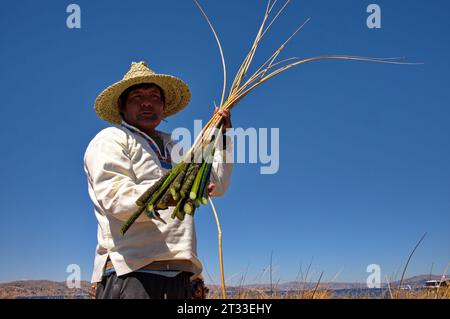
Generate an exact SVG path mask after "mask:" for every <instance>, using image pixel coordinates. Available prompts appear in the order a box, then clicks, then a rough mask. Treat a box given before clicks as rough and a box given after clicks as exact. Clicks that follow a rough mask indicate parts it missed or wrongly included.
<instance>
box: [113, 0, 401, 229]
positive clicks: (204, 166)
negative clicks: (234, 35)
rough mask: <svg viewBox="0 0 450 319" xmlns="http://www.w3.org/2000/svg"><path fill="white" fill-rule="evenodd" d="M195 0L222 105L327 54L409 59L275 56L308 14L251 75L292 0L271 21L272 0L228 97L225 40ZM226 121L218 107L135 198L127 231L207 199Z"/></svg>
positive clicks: (226, 106) (229, 104) (190, 208)
mask: <svg viewBox="0 0 450 319" xmlns="http://www.w3.org/2000/svg"><path fill="white" fill-rule="evenodd" d="M194 1H195V3H196V4H197V6H198V7H199V9H200V11H201V12H202V14H203V16H204V17H205V19H206V21H207V22H208V24H209V26H210V28H211V30H212V32H213V34H214V37H215V39H216V42H217V44H218V46H219V50H220V54H221V58H222V65H223V77H224V79H223V89H222V97H221V100H220V105H219V108H220V109H224V110H231V109H232V108H233V107H234V106H236V104H237V103H238V102H239V101H241V100H242V98H243V97H245V96H246V95H247V94H248V93H250V92H251V91H252V90H253V89H254V88H256V87H257V86H259V85H261V84H262V83H264V82H266V81H267V80H269V79H270V78H272V77H274V76H275V75H277V74H279V73H281V72H284V71H286V70H288V69H290V68H292V67H294V66H298V65H300V64H303V63H307V62H312V61H317V60H324V59H342V60H359V61H371V62H381V63H392V64H405V63H404V62H399V61H398V60H399V59H401V58H369V57H359V56H348V55H324V56H316V57H311V58H305V59H302V58H299V57H292V58H288V59H284V60H281V61H277V62H276V60H277V57H278V56H279V55H280V53H281V52H282V51H283V50H284V48H285V47H286V44H287V43H288V42H289V41H290V40H291V39H292V38H293V37H294V36H295V35H296V34H297V33H298V32H299V31H300V30H301V29H302V28H303V27H304V25H305V24H306V23H307V22H308V21H309V19H307V20H306V21H305V22H304V23H303V24H302V25H301V26H300V27H299V28H298V29H297V30H295V32H294V33H293V34H292V35H291V36H290V37H289V38H288V39H287V40H286V41H285V42H283V43H282V44H281V45H280V47H279V48H278V49H277V50H276V51H275V52H274V53H273V54H272V55H271V56H270V57H269V58H268V59H267V60H266V61H265V62H264V63H263V64H262V65H261V66H260V67H259V68H258V69H257V70H256V71H255V72H254V73H253V74H252V75H250V76H248V71H249V68H250V66H251V65H252V61H253V58H254V56H255V53H256V50H257V48H258V46H259V45H260V43H261V41H262V39H263V38H264V36H265V35H266V34H267V32H268V31H269V29H270V28H271V26H272V25H273V23H274V22H275V21H276V19H277V18H278V17H279V15H280V14H281V13H282V12H283V10H284V9H285V8H286V6H287V4H288V3H289V2H290V0H287V1H286V2H285V3H284V5H283V6H282V7H281V8H280V9H279V10H278V11H277V13H276V14H275V16H274V17H273V18H272V19H271V20H270V21H269V17H270V16H271V13H272V11H273V9H274V7H275V5H276V3H277V0H274V1H273V2H272V0H269V1H268V3H267V7H266V10H265V13H264V17H263V20H262V23H261V26H260V28H259V29H258V32H257V34H256V37H255V40H254V41H253V44H252V46H251V48H250V51H249V52H248V54H247V56H246V57H245V59H244V61H243V63H242V64H241V66H240V68H239V69H238V71H237V74H236V75H235V77H234V80H233V82H232V85H231V87H230V89H229V92H228V95H227V97H226V98H225V93H226V82H227V75H226V66H225V59H224V55H223V50H222V46H221V44H220V41H219V39H218V37H217V34H216V32H215V30H214V28H213V26H212V24H211V22H210V21H209V19H208V17H207V15H206V14H205V12H204V11H203V9H202V8H201V6H200V5H199V4H198V2H197V1H196V0H194ZM222 127H223V122H222V116H221V115H220V114H219V113H218V112H217V113H215V114H214V115H213V116H212V118H211V119H210V120H209V121H208V123H207V124H206V125H205V126H204V127H203V129H202V131H201V133H200V134H199V136H198V137H197V138H196V140H195V142H194V144H193V146H192V147H191V149H190V150H189V151H188V152H187V154H186V156H185V157H184V158H183V160H182V161H181V162H180V163H178V164H177V165H176V166H175V167H173V168H172V170H171V171H169V172H168V173H167V174H165V175H164V176H163V177H162V178H161V179H160V180H159V181H158V182H157V183H156V184H154V185H153V186H152V187H150V188H149V189H148V190H147V191H146V192H145V193H144V194H143V195H142V196H141V197H140V198H139V199H138V200H137V201H136V204H137V205H138V206H139V209H138V210H137V211H136V212H135V213H134V214H133V215H132V216H131V217H130V218H129V219H128V220H127V221H126V223H125V224H124V225H123V226H122V229H121V231H122V234H125V232H126V231H127V230H128V229H129V227H130V226H131V225H132V224H133V223H134V222H135V221H136V219H137V218H138V217H139V216H140V215H141V214H142V213H144V212H146V213H147V214H148V215H149V216H150V217H152V218H155V219H158V220H160V221H162V222H164V221H163V220H162V219H161V218H160V216H159V214H158V210H163V209H167V208H168V207H169V205H170V204H173V203H175V209H174V211H173V214H172V218H178V219H180V220H183V219H184V216H185V214H190V215H193V214H194V212H195V210H196V209H197V208H198V207H199V206H200V204H206V203H207V202H208V182H209V179H210V174H211V165H212V158H213V155H214V152H215V149H216V146H217V142H218V140H219V135H220V134H218V133H217V132H219V133H220V132H221V131H222ZM205 149H206V150H207V152H205V151H204V150H205ZM205 154H206V156H205Z"/></svg>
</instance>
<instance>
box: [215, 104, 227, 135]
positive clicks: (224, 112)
mask: <svg viewBox="0 0 450 319" xmlns="http://www.w3.org/2000/svg"><path fill="white" fill-rule="evenodd" d="M217 112H219V114H220V115H221V116H222V119H223V128H222V132H223V133H225V132H226V130H227V129H229V128H231V114H230V111H229V110H224V109H219V108H218V107H216V108H215V109H214V114H216V113H217Z"/></svg>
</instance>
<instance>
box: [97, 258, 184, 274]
mask: <svg viewBox="0 0 450 319" xmlns="http://www.w3.org/2000/svg"><path fill="white" fill-rule="evenodd" d="M191 267H192V263H191V261H189V260H161V261H154V262H152V263H150V264H148V265H145V266H144V267H141V268H139V269H146V270H179V271H185V270H186V269H190V268H191ZM111 268H114V265H113V264H112V262H111V260H110V259H108V260H107V261H106V266H105V269H111Z"/></svg>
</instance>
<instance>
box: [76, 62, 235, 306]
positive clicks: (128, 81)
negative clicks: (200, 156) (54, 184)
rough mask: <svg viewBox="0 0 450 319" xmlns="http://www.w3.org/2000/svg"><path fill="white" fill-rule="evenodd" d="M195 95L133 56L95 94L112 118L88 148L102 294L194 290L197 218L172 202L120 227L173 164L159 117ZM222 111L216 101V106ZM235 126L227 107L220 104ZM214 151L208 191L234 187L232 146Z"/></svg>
mask: <svg viewBox="0 0 450 319" xmlns="http://www.w3.org/2000/svg"><path fill="white" fill-rule="evenodd" d="M190 97H191V94H190V91H189V88H188V86H187V85H186V84H185V83H184V82H183V81H182V80H180V79H178V78H176V77H173V76H170V75H163V74H156V73H155V72H153V71H152V70H150V69H149V68H148V67H147V65H145V63H144V62H139V63H135V62H133V63H132V65H131V68H130V70H129V71H128V73H127V74H126V75H125V76H124V78H123V79H122V80H121V81H119V82H117V83H115V84H113V85H111V86H109V87H108V88H107V89H105V90H104V91H103V92H102V93H101V94H100V95H99V96H98V97H97V99H96V101H95V110H96V113H97V115H98V116H99V117H100V118H102V119H104V120H106V121H107V122H109V123H111V124H115V125H114V126H112V127H108V128H106V129H104V130H102V131H101V132H99V133H98V134H97V135H96V136H95V137H94V138H93V139H92V141H91V142H90V143H89V145H88V147H87V149H86V153H85V156H84V170H85V172H86V175H87V178H88V190H89V196H90V198H91V200H92V202H93V204H94V208H95V215H96V217H97V220H98V232H97V238H98V245H97V249H96V256H95V262H94V272H93V275H92V282H93V283H98V286H97V290H96V297H97V298H99V299H104V298H123V299H127V298H145V299H147V298H191V297H192V290H191V280H193V279H194V278H196V277H197V276H198V275H200V273H201V271H202V265H201V263H200V261H199V259H198V257H197V252H196V249H197V247H196V234H195V225H194V220H193V218H192V217H191V216H189V215H186V217H185V219H184V220H183V221H180V220H178V219H172V218H171V214H172V211H173V209H174V207H173V206H171V207H169V208H168V209H166V210H160V211H159V214H160V219H151V218H149V217H147V216H146V215H145V214H143V215H141V216H140V217H139V218H138V219H137V220H136V222H135V223H134V224H133V225H132V226H131V228H130V229H129V230H128V231H127V233H126V234H125V235H124V236H122V234H121V233H120V227H121V226H122V224H123V223H124V222H125V221H126V220H127V219H128V218H129V217H130V216H131V215H132V214H133V212H135V211H136V210H137V208H138V207H137V206H136V204H135V201H136V199H138V198H139V196H140V195H141V194H143V193H144V192H145V191H146V190H147V189H148V188H149V187H151V186H152V185H153V184H154V183H155V182H156V181H157V180H158V179H159V178H160V177H162V176H163V175H164V174H165V173H166V172H167V171H168V170H170V169H171V168H172V159H171V156H170V152H171V149H172V147H173V143H172V141H171V138H170V134H168V133H164V132H161V131H158V130H156V127H157V126H158V125H159V124H160V122H161V120H162V119H164V118H167V117H168V116H171V115H173V114H176V113H177V112H179V111H181V110H182V109H183V108H184V107H185V106H186V105H187V104H188V102H189V100H190ZM216 111H217V109H216ZM219 112H220V114H221V116H222V117H223V119H224V123H225V124H224V127H225V129H226V128H230V127H231V121H230V114H229V112H224V111H223V110H220V111H219ZM226 145H227V149H226V150H220V149H219V150H218V151H216V152H215V154H214V161H213V166H212V171H211V172H212V173H211V182H212V184H210V185H209V187H208V190H209V191H210V196H221V195H223V193H224V192H225V191H226V189H227V188H228V185H229V182H230V176H231V171H232V165H231V164H228V163H225V158H226V156H227V154H226V152H227V151H228V150H230V149H231V145H230V140H229V139H227V142H226Z"/></svg>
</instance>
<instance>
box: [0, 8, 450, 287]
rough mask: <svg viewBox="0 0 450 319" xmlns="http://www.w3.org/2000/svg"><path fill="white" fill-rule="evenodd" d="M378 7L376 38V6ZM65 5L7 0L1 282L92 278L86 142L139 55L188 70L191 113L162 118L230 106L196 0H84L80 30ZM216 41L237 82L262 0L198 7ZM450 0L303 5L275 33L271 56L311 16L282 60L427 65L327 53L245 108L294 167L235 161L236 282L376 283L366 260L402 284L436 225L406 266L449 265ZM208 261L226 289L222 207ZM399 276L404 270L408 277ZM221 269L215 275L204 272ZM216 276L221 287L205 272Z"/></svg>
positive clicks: (204, 243)
mask: <svg viewBox="0 0 450 319" xmlns="http://www.w3.org/2000/svg"><path fill="white" fill-rule="evenodd" d="M373 2H376V3H378V4H379V5H380V6H381V9H382V28H381V29H380V30H369V29H368V28H367V27H366V24H365V21H366V18H367V16H368V14H367V13H366V7H367V5H368V4H370V3H373ZM70 3H71V2H69V1H31V0H28V1H23V0H22V1H10V0H8V1H3V2H2V9H1V11H0V39H1V43H2V48H1V50H0V64H1V72H0V87H1V98H2V102H1V109H2V116H3V121H2V125H1V126H0V133H1V136H2V137H3V150H2V156H1V157H0V167H1V169H2V183H1V184H0V194H1V201H0V212H1V219H2V222H1V223H2V230H1V232H0V251H1V257H0V258H1V259H0V261H1V265H0V281H2V282H4V281H11V280H17V279H51V280H65V278H66V276H67V274H66V272H65V271H66V266H67V265H68V264H79V265H80V267H81V270H82V277H83V279H90V276H91V271H92V265H93V257H94V250H95V245H96V225H97V224H96V220H95V216H94V213H93V207H92V205H91V202H90V200H89V197H88V194H87V181H86V176H85V175H84V172H83V155H84V151H85V148H86V146H87V144H88V143H89V141H90V140H91V139H92V138H93V137H94V135H95V134H96V133H97V132H98V131H100V130H101V129H103V128H105V127H107V126H108V124H107V123H106V122H103V121H102V120H100V119H98V118H97V117H96V115H95V112H94V109H93V103H94V100H95V97H96V96H97V95H98V94H99V93H100V92H101V91H102V90H103V89H104V88H105V87H106V86H108V85H110V84H112V83H113V82H115V81H117V80H119V79H120V78H121V77H122V76H123V74H124V73H125V72H126V71H127V70H128V68H129V65H130V62H131V61H140V60H145V61H147V62H148V64H149V65H150V67H152V68H153V69H154V70H156V71H159V72H162V73H168V74H173V75H176V76H179V77H181V78H183V79H184V80H185V81H186V82H187V83H188V84H189V85H190V87H191V89H192V92H193V98H192V101H191V103H190V105H189V107H188V108H187V109H186V110H185V111H183V112H181V113H179V114H177V115H176V116H174V117H172V118H170V119H169V121H168V123H163V124H162V125H161V126H160V128H161V129H163V130H165V131H170V130H172V129H174V128H176V127H180V126H184V127H188V128H192V127H193V120H194V119H203V120H207V119H209V117H210V114H211V112H212V104H213V101H214V100H216V101H218V100H219V99H220V93H221V88H222V71H221V63H220V57H219V54H218V50H217V47H216V44H215V42H214V39H213V37H212V35H211V33H210V30H209V28H208V26H207V24H206V23H205V21H204V20H203V18H202V16H201V14H200V12H199V11H198V9H197V7H196V6H195V4H194V3H193V2H192V1H175V0H164V1H156V0H155V1H148V0H145V1H144V0H141V1H138V0H131V1H87V0H83V1H81V0H80V1H75V3H77V4H79V5H80V6H81V13H82V15H81V19H82V28H81V29H80V30H71V29H68V28H67V27H66V17H67V16H68V14H67V13H66V7H67V5H68V4H70ZM201 3H202V5H203V7H204V9H205V10H206V11H207V13H208V15H209V17H210V18H211V20H212V22H213V23H214V25H215V26H216V29H217V32H218V33H219V35H220V37H221V40H222V45H223V48H224V52H225V55H226V59H227V63H228V67H229V69H228V71H229V74H233V75H234V73H235V71H236V68H237V66H238V64H239V63H240V62H241V61H242V59H243V57H244V55H245V53H246V51H247V50H248V48H249V46H250V43H251V41H252V39H253V36H254V35H255V32H256V30H257V27H258V26H259V23H260V20H261V16H262V13H263V10H264V8H265V2H264V1H257V0H246V1H237V0H236V1H211V0H203V1H201ZM448 12H450V3H449V2H448V1H444V0H434V1H425V0H419V1H408V2H406V1H387V0H382V1H381V0H378V1H361V0H352V1H330V0H327V1H325V0H320V1H318V0H294V1H293V2H292V4H290V5H289V6H288V9H287V11H286V14H285V15H284V16H283V17H282V18H281V19H280V20H279V23H278V24H276V25H275V26H274V27H273V29H272V31H271V32H270V33H269V34H268V36H267V38H266V42H264V44H263V46H262V47H261V50H260V51H259V55H258V56H257V58H256V59H255V62H262V61H264V58H265V57H266V56H267V54H268V53H269V52H270V51H271V50H273V49H275V48H276V46H277V44H279V43H280V42H281V41H283V40H284V39H285V38H286V36H288V35H289V34H290V33H291V32H292V31H293V30H294V29H295V28H296V27H297V26H298V25H300V24H301V23H302V22H303V21H304V20H305V19H306V18H307V17H311V18H312V20H311V21H310V23H309V24H308V25H307V27H306V28H305V29H304V30H303V31H302V32H301V33H300V34H299V35H298V36H297V37H296V38H295V39H294V40H293V41H292V42H291V44H290V46H289V47H288V48H287V49H286V52H285V53H284V55H283V57H289V56H298V55H300V56H304V57H309V56H313V55H320V54H354V55H365V56H375V57H389V56H392V57H395V56H407V57H408V58H409V60H410V61H419V62H424V63H425V64H424V65H418V66H417V65H416V66H398V65H382V64H372V63H366V62H350V61H349V62H347V61H324V62H316V63H313V64H307V65H303V66H301V67H299V68H297V69H294V70H290V71H288V72H287V73H285V74H282V75H281V76H279V77H278V78H275V79H273V80H271V82H269V83H267V84H266V85H264V86H262V87H260V88H259V89H257V90H256V91H254V93H252V94H251V95H249V96H248V97H247V98H246V99H244V100H243V101H242V102H241V103H240V104H239V105H238V106H237V108H236V109H235V110H234V112H233V124H234V125H235V126H240V127H243V128H247V127H256V128H259V127H268V128H271V127H278V128H279V129H280V139H281V141H280V170H279V172H278V174H275V175H260V174H259V167H260V166H259V165H255V164H236V165H235V168H234V172H233V177H232V184H231V187H230V189H229V191H228V192H227V194H226V195H225V196H224V197H222V198H219V199H217V200H216V205H217V207H218V210H219V213H220V216H221V223H222V228H223V239H224V259H225V271H226V277H227V278H229V283H230V284H234V283H236V282H237V280H238V279H239V277H240V276H241V275H242V273H243V272H245V271H246V269H248V275H247V282H267V281H268V276H267V273H266V274H265V275H264V276H263V278H262V279H259V278H257V277H258V275H262V273H263V269H264V268H265V267H267V265H268V264H269V259H270V253H271V251H273V264H274V278H275V280H278V279H279V280H280V281H281V282H284V281H289V280H293V279H295V277H296V275H297V271H298V268H299V264H300V263H302V264H303V268H306V266H307V264H308V263H309V261H310V260H311V258H314V260H313V265H312V269H313V278H312V280H316V279H317V278H318V276H319V274H320V272H322V271H323V272H324V280H329V279H331V278H333V277H334V276H335V274H336V273H339V276H338V278H337V279H336V280H337V281H363V282H364V281H365V280H366V277H367V275H368V274H367V273H366V267H367V265H369V264H372V263H376V264H379V265H380V266H381V270H382V277H383V278H384V277H385V276H388V277H389V276H392V275H393V274H395V273H396V272H397V271H399V270H400V269H401V267H402V266H403V265H404V263H405V261H406V259H407V257H408V254H409V253H410V251H411V250H412V248H413V247H414V245H415V243H416V242H417V240H418V239H419V238H420V236H421V235H422V234H423V233H424V232H426V231H427V232H428V236H427V237H426V239H425V241H424V242H423V244H422V245H421V246H420V247H419V249H418V251H417V252H416V254H415V256H414V258H413V260H412V263H411V265H410V267H409V270H408V273H407V275H408V276H412V275H415V274H422V273H428V272H429V271H430V268H431V265H432V264H433V263H434V266H433V269H434V271H433V272H434V273H442V272H443V271H444V270H445V267H446V266H447V263H448V262H449V260H450V258H449V257H450V236H449V228H450V214H449V213H450V147H449V145H450V143H449V142H450V125H449V117H450V111H449V105H450V103H449V94H448V90H449V87H450V86H449V84H450V81H449V80H450V78H449V74H450V60H449V56H450V44H449V41H448V38H449V28H450V19H449V18H450V17H449V14H448ZM196 221H197V236H198V254H199V257H200V259H201V260H202V261H204V262H205V266H206V268H207V269H208V271H209V272H210V274H211V276H212V277H213V279H214V281H215V282H216V283H217V282H219V280H218V278H219V270H218V258H217V232H216V225H215V222H214V218H213V215H212V211H211V209H210V208H209V207H207V206H204V207H203V208H202V209H201V210H200V211H199V212H198V213H197V215H196ZM398 276H399V275H398ZM206 277H207V278H208V276H206ZM208 281H209V279H208Z"/></svg>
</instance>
